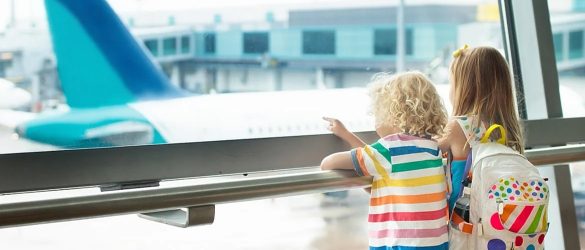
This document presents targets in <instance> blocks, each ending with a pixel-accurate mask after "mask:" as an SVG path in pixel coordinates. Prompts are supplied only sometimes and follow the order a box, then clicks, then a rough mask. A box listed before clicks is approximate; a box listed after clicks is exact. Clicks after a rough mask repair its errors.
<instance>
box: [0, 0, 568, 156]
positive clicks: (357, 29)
mask: <svg viewBox="0 0 585 250" xmlns="http://www.w3.org/2000/svg"><path fill="white" fill-rule="evenodd" d="M66 1H70V0H66ZM134 1H137V0H134ZM226 1H236V0H226ZM293 1H294V0H293ZM299 1H300V0H299ZM343 1H344V0H332V4H331V5H329V4H327V5H323V4H315V5H312V6H310V7H307V8H305V7H303V8H300V7H301V6H302V5H303V4H301V3H300V2H298V3H296V4H295V3H292V2H291V3H290V4H282V3H280V2H279V3H276V2H275V4H276V5H278V7H274V6H262V7H259V6H255V5H254V4H252V3H247V2H246V3H244V2H238V3H239V4H240V5H242V6H243V7H241V8H240V7H238V8H236V9H238V11H241V12H246V13H247V15H245V16H240V15H235V14H234V13H232V12H230V11H231V9H230V8H227V9H226V8H224V7H222V6H220V5H219V4H218V5H214V3H213V1H206V4H210V5H213V6H214V7H213V8H212V7H210V8H209V9H205V10H200V9H198V8H199V7H200V6H195V5H194V4H193V3H191V2H189V1H186V2H181V3H171V2H165V4H166V5H167V6H165V8H166V7H168V8H171V9H172V8H173V7H174V8H176V10H172V11H168V12H167V11H164V13H159V15H156V14H154V13H155V12H149V11H146V9H148V8H150V7H147V6H150V5H149V4H146V3H137V4H136V6H141V7H144V8H146V9H138V10H137V9H124V8H125V7H124V6H123V5H115V4H113V3H112V5H113V6H112V7H113V9H114V10H115V11H116V12H118V11H119V12H118V14H120V16H124V19H125V20H129V19H132V20H133V25H132V26H130V27H124V28H129V30H130V34H133V35H135V36H136V38H137V39H138V40H141V41H143V43H144V47H146V49H147V50H148V51H150V53H151V54H152V55H153V57H144V55H136V54H132V53H131V51H125V53H124V54H123V56H124V57H135V58H151V59H152V62H150V61H148V62H143V60H134V62H135V63H141V64H140V65H132V67H130V66H129V65H128V67H126V66H127V63H129V62H132V61H133V60H128V61H124V62H122V63H119V62H118V63H116V60H117V59H119V57H120V51H118V50H116V51H113V52H112V51H84V50H87V49H86V48H89V47H92V46H89V45H88V44H80V45H79V47H78V48H77V47H75V48H71V49H72V50H75V51H76V53H61V54H60V53H59V51H57V52H55V51H53V50H52V49H51V46H47V47H46V48H43V49H44V50H46V52H44V53H45V54H46V56H43V57H42V58H56V60H55V61H56V62H57V63H58V64H59V65H53V66H51V67H49V68H50V69H48V70H49V71H52V72H55V71H56V68H59V70H60V71H63V70H68V69H67V67H66V66H67V65H65V66H64V64H66V62H69V63H70V64H69V65H78V64H80V63H82V61H83V60H86V61H91V62H92V67H94V66H93V65H94V64H95V68H96V70H95V72H98V70H97V69H100V71H99V72H100V77H99V78H98V77H88V76H89V75H90V74H88V73H87V72H83V71H82V70H75V69H73V70H69V72H67V73H71V74H56V73H55V74H53V75H55V76H54V78H55V79H53V80H51V81H49V80H43V82H42V83H39V84H40V85H39V88H38V89H43V91H39V93H32V94H33V95H32V96H39V103H42V105H41V104H35V105H33V104H32V103H29V104H27V106H26V107H19V108H18V109H16V110H17V111H21V110H25V111H33V113H34V115H35V116H34V118H33V119H32V120H31V121H30V122H29V121H23V122H22V123H18V124H19V126H20V127H18V128H16V127H11V128H9V129H8V130H7V131H8V132H6V133H5V134H6V136H7V137H9V138H13V133H14V132H19V133H20V134H19V140H16V141H14V140H8V139H6V138H4V137H0V141H2V142H4V141H6V142H11V143H12V142H14V143H16V144H18V143H22V144H23V145H27V147H28V146H30V147H29V148H24V149H22V150H21V151H35V150H37V149H38V147H36V145H37V144H35V143H38V144H41V145H43V146H45V145H47V147H48V148H50V149H68V148H72V149H76V148H86V147H110V146H126V145H136V144H162V143H180V142H196V141H213V140H228V139H229V140H232V139H242V138H265V137H281V136H297V135H311V134H322V133H327V130H326V129H325V128H324V127H323V126H321V125H322V121H321V118H320V117H321V116H323V115H324V113H331V115H336V116H344V115H345V116H346V117H347V118H343V117H341V118H343V119H345V120H351V122H348V126H350V128H351V129H355V130H360V131H363V130H368V129H372V127H371V126H370V125H371V122H372V121H371V119H372V118H371V116H368V115H367V103H368V101H367V95H361V94H363V92H364V91H365V90H364V88H365V87H366V86H367V84H368V82H369V81H370V79H371V78H372V76H373V75H374V74H376V73H378V72H382V71H384V72H396V70H397V68H399V66H400V65H397V64H398V63H399V61H403V62H404V66H405V68H408V69H412V70H421V71H423V72H426V73H428V75H429V77H430V78H431V79H432V80H433V82H435V83H436V84H437V86H438V89H440V91H442V92H441V93H443V95H444V96H447V95H448V94H445V93H448V91H447V90H448V82H449V79H448V74H445V73H444V72H447V70H448V67H449V63H450V60H451V59H452V57H451V56H449V55H450V52H451V51H452V50H453V49H455V48H457V47H459V46H461V44H460V43H461V42H463V41H465V42H468V43H470V44H472V45H474V44H480V42H482V41H489V42H490V44H492V45H493V44H495V46H499V44H501V40H502V39H501V29H500V21H499V19H497V17H498V11H497V8H496V9H495V10H494V9H489V8H488V9H486V8H480V5H479V4H477V5H473V4H460V3H455V2H447V3H445V2H444V1H440V0H431V1H425V3H424V4H423V3H420V4H418V3H417V4H415V3H413V4H409V3H408V1H405V2H406V5H405V6H403V8H405V12H404V13H405V14H406V15H405V20H404V23H403V24H404V30H405V41H406V43H405V54H406V55H407V57H406V58H404V59H405V60H397V55H396V48H395V46H396V30H397V27H398V26H397V20H396V19H395V18H393V17H388V13H394V12H395V11H396V10H397V8H398V7H399V6H398V4H399V2H392V1H389V2H384V3H383V4H380V5H379V6H378V5H376V6H371V5H370V4H362V3H361V2H360V3H355V5H352V6H348V5H346V4H342V2H343ZM413 1H414V0H413ZM48 2H49V4H53V2H54V1H48ZM99 2H100V3H102V2H103V1H99ZM114 2H115V1H114ZM163 2H164V1H163ZM489 2H490V3H491V4H497V1H496V0H490V1H489ZM104 3H109V1H105V2H104ZM234 3H235V2H234ZM427 3H428V4H427ZM482 3H483V1H482ZM153 5H162V2H161V3H156V4H154V3H153ZM185 6H189V7H185ZM0 8H1V7H0ZM118 8H120V9H118ZM39 9H40V10H42V12H44V11H45V10H44V9H43V8H39ZM228 9H229V11H228ZM240 9H241V10H240ZM151 10H152V11H154V10H156V9H151ZM181 11H183V12H181ZM486 11H487V12H489V13H487V15H486V14H485V13H482V12H486ZM490 11H491V12H490ZM175 12H176V13H175ZM179 12H180V13H179ZM267 13H270V15H269V16H270V18H269V19H270V22H267V20H266V16H267ZM409 13H411V14H409ZM417 13H445V14H444V15H437V16H435V15H423V14H417ZM447 13H448V14H447ZM248 14H249V15H248ZM40 16H42V18H44V16H43V15H42V14H41V15H40ZM73 16H75V15H73ZM169 16H173V17H175V21H176V23H175V25H169V23H168V17H169ZM480 16H482V17H485V16H492V17H493V16H495V17H496V18H493V19H490V20H485V18H479V17H480ZM101 17H108V16H107V15H106V16H101ZM214 17H216V18H214ZM91 18H98V17H91ZM108 18H117V16H116V13H113V14H112V16H111V17H108ZM61 21H65V20H61ZM82 23H83V22H82ZM99 23H101V24H103V25H106V23H107V24H110V22H101V21H100V22H99ZM44 24H45V25H46V24H47V23H46V21H45V23H44ZM0 27H4V26H2V25H0ZM59 27H60V26H59ZM53 28H55V27H53ZM86 28H87V27H86ZM101 28H102V30H103V29H106V28H109V27H101ZM45 29H46V30H51V28H50V27H49V26H45ZM110 30H114V29H110ZM69 33H71V34H69V36H68V37H62V38H60V39H53V40H55V41H66V40H63V39H70V38H75V35H76V34H77V33H74V32H69ZM51 34H52V33H48V32H47V33H42V34H41V35H40V36H44V40H45V41H46V43H47V44H50V41H51V40H52V39H51V36H50V35H51ZM55 34H57V35H59V34H64V33H61V32H55ZM90 37H91V38H93V37H94V36H90ZM110 37H116V38H121V37H123V36H117V35H115V34H110ZM80 41H81V39H80ZM91 42H94V43H98V42H102V41H97V40H96V41H91ZM120 42H127V43H128V44H127V45H129V46H131V45H135V44H133V42H134V41H133V40H132V41H120ZM120 42H118V43H120ZM565 43H567V41H565ZM0 44H2V45H4V44H5V43H4V40H3V37H0ZM68 45H69V44H68ZM82 45H84V46H82ZM85 45H88V46H85ZM415 45H416V46H415ZM110 47H112V46H103V48H110ZM100 48H102V47H100ZM418 48H420V51H419V50H418ZM499 48H500V49H501V47H499ZM3 49H4V47H3ZM7 49H10V48H7ZM16 49H20V47H16ZM31 49H37V48H31ZM24 50H26V49H24ZM25 52H26V51H25ZM62 52H63V51H62ZM64 52H67V51H64ZM90 52H91V53H90ZM108 53H111V54H108ZM127 53H128V54H127ZM185 53H193V56H185V55H187V54H185ZM99 54H101V55H100V57H96V58H92V57H94V56H97V55H99ZM22 55H23V57H27V58H22V60H21V59H18V60H15V61H14V62H15V63H14V65H16V66H18V67H10V68H8V69H6V68H5V70H4V71H5V76H6V78H10V79H20V78H18V77H20V76H23V75H25V78H26V79H35V78H36V77H38V75H36V74H35V73H30V72H40V69H39V68H38V67H39V66H38V65H42V63H40V62H36V63H34V61H35V60H37V59H35V58H28V56H29V54H27V53H23V54H22ZM174 55H181V56H174ZM380 55H382V56H380ZM385 55H391V56H385ZM77 56H79V57H77ZM82 56H83V57H82ZM64 57H65V58H64ZM100 58H101V59H103V58H106V59H107V60H100ZM82 59H83V60H82ZM68 60H69V61H68ZM20 62H22V63H20ZM29 62H30V63H29ZM98 63H101V64H103V65H97V64H98ZM150 63H154V64H158V65H150ZM431 63H432V67H431V66H429V65H430V64H431ZM21 64H22V65H24V67H26V70H23V71H22V72H16V73H13V72H14V69H18V68H19V67H20V65H21ZM145 65H146V66H145ZM142 66H144V67H142ZM158 66H160V67H158ZM138 68H141V69H142V70H136V69H138ZM158 68H160V69H162V71H159V70H153V69H158ZM101 69H113V70H101ZM106 71H107V72H106ZM161 72H162V73H161ZM106 73H107V74H106ZM138 73H139V74H138ZM134 74H137V75H134ZM159 74H160V75H159ZM146 75H148V77H146ZM73 76H74V77H73ZM131 76H133V77H131ZM68 77H69V78H68ZM43 79H44V78H43ZM47 79H48V78H47ZM144 79H147V80H148V81H145V80H144ZM98 80H99V81H98ZM135 81H138V82H139V83H137V82H135ZM33 82H34V81H33ZM80 82H83V83H84V86H88V87H87V88H84V89H83V90H79V91H73V92H67V93H63V92H62V91H61V89H60V88H59V87H52V86H58V85H59V84H60V86H63V88H64V89H68V87H69V86H70V85H75V84H79V83H80ZM53 83H59V84H53ZM91 86H94V87H91ZM340 88H345V90H344V91H340V90H337V89H340ZM30 89H32V90H35V89H37V88H30ZM44 89H46V91H45V90H44ZM293 90H294V91H293ZM51 91H52V92H56V93H58V95H57V96H59V97H60V98H54V97H48V96H45V95H44V94H43V93H44V92H47V93H48V92H51ZM271 91H274V92H275V93H272V94H271V95H263V93H260V92H271ZM299 91H300V92H299ZM305 91H306V92H307V93H305ZM251 92H258V93H254V94H252V93H251ZM72 93H75V94H72ZM184 93H198V95H192V96H190V95H187V96H184ZM228 93H229V95H228ZM224 94H225V95H224ZM297 94H298V95H301V94H302V95H303V96H305V95H310V94H315V95H318V96H320V97H319V98H306V99H305V98H292V96H295V95H297ZM354 95H357V96H358V97H359V98H364V99H363V101H361V102H360V104H363V106H359V107H358V106H354V107H352V110H354V109H355V110H354V111H355V112H354V111H352V112H347V111H346V110H347V108H342V107H345V106H343V105H345V104H347V103H345V102H343V101H342V100H344V99H348V98H354ZM250 96H251V97H250ZM348 96H351V97H348ZM178 97H185V98H178ZM175 98H176V99H180V100H181V101H174V100H170V99H175ZM223 98H226V100H227V101H225V103H232V102H235V103H238V104H237V106H238V108H242V109H241V110H245V111H246V112H236V110H235V109H233V107H234V106H233V104H225V105H224V104H223V103H224V101H223ZM240 98H241V99H240ZM244 98H249V99H252V100H254V101H257V102H260V101H261V100H262V104H264V103H270V105H274V106H275V107H276V106H278V109H277V108H275V109H274V110H271V112H260V110H262V109H258V108H257V107H255V106H254V105H260V104H258V103H255V102H254V101H247V100H242V99H244ZM271 98H275V99H271ZM287 98H290V99H287ZM323 98H325V99H326V98H329V99H331V103H336V102H340V103H339V105H332V106H327V105H323V104H322V103H323V102H317V100H319V99H323ZM356 98H357V97H356ZM298 99H300V100H303V102H301V103H298V104H291V103H296V101H297V100H298ZM218 100H222V101H218ZM445 100H446V101H445V102H446V103H447V105H448V104H449V102H448V98H446V99H445ZM205 101H209V102H210V103H212V104H202V103H200V102H205ZM313 101H315V102H313ZM55 102H57V103H55ZM244 104H245V105H249V107H247V108H244V107H243V106H244ZM39 107H42V108H39ZM348 108H349V107H348ZM53 109H58V110H59V111H61V110H71V111H72V112H64V114H63V115H62V116H59V117H53V118H51V119H49V118H45V116H44V115H39V116H37V113H44V112H47V113H53V112H51V111H53ZM448 109H449V108H448ZM169 110H173V111H174V112H169ZM275 110H286V111H283V112H276V111H275ZM82 111H83V112H82ZM86 112H87V113H86ZM283 113H286V114H289V115H290V118H288V117H287V118H283V117H281V115H282V114H283ZM217 114H226V115H224V116H219V115H217ZM15 116H16V115H15ZM226 117H229V119H230V122H226V121H225V120H224V119H227V118H226ZM250 117H252V118H250ZM0 120H2V119H0ZM289 123H290V124H289ZM0 125H1V124H0ZM55 126H58V127H59V129H58V131H61V132H63V133H54V131H56V130H54V129H53V128H54V127H55ZM28 132H30V133H28ZM0 135H1V133H0ZM4 139H6V140H4ZM30 141H33V142H31V143H29V142H30ZM0 145H1V143H0ZM11 145H12V144H11ZM33 145H34V146H33ZM42 148H43V149H44V148H45V147H42ZM5 149H6V150H16V147H12V146H10V147H5ZM0 152H4V151H2V148H0Z"/></svg>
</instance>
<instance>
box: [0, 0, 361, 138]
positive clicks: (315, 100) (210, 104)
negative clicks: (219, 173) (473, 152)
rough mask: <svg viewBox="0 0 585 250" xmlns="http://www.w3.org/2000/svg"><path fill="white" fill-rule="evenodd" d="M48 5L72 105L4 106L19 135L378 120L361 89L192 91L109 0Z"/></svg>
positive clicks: (238, 130) (240, 133)
mask: <svg viewBox="0 0 585 250" xmlns="http://www.w3.org/2000/svg"><path fill="white" fill-rule="evenodd" d="M45 6H46V12H47V17H48V21H49V28H50V31H51V36H52V41H53V46H54V52H55V54H56V57H57V62H58V70H59V76H60V80H61V85H62V88H63V92H64V94H65V97H66V100H67V105H68V107H69V108H67V109H64V110H61V111H56V112H50V113H48V114H44V113H43V114H40V115H38V116H36V117H22V116H20V117H17V116H18V115H19V114H17V115H14V112H12V113H6V112H5V113H4V114H3V115H4V117H10V118H14V119H12V124H9V125H8V126H9V127H12V128H14V130H15V131H16V132H17V134H18V135H19V136H20V138H26V139H29V140H33V141H37V142H42V143H46V144H52V145H55V146H58V147H64V148H86V147H103V146H121V145H136V144H160V143H175V142H193V141H210V140H230V139H243V138H259V137H274V136H286V135H305V134H315V133H326V132H327V131H326V129H325V124H324V123H323V121H322V120H321V117H322V116H327V115H328V116H334V117H339V118H340V119H343V120H344V121H346V123H347V125H348V127H349V128H352V129H354V130H371V128H373V126H372V122H371V120H372V119H371V117H369V116H368V115H367V108H366V106H367V103H368V97H367V95H366V92H365V90H363V89H362V90H360V89H357V90H356V89H339V90H325V91H323V90H309V91H284V92H267V93H234V94H216V95H198V96H197V95H189V94H187V93H185V92H183V91H181V90H180V89H178V88H176V87H175V86H174V85H172V84H171V83H170V82H169V81H168V79H167V78H166V77H165V76H164V74H163V73H162V71H161V70H160V69H159V68H158V67H157V66H156V65H155V64H154V63H153V62H152V61H151V60H150V58H149V56H148V55H147V54H146V53H145V52H144V50H143V49H142V47H141V46H140V45H139V44H138V43H137V42H136V41H135V39H134V38H133V37H132V35H131V34H130V32H129V31H128V30H127V29H126V27H125V26H124V24H123V23H122V22H121V21H120V19H119V18H118V16H117V15H116V14H115V12H114V11H113V10H112V8H111V7H110V6H109V4H108V3H107V2H106V1H105V0H88V1H77V0H45ZM347 114H350V115H347ZM16 121H18V123H19V124H14V123H17V122H16ZM5 126H6V125H5Z"/></svg>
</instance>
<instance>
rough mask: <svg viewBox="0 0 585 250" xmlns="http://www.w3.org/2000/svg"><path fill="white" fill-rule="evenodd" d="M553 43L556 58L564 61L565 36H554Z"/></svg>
mask: <svg viewBox="0 0 585 250" xmlns="http://www.w3.org/2000/svg"><path fill="white" fill-rule="evenodd" d="M553 43H554V47H555V58H556V59H557V61H562V60H563V58H564V54H563V34H562V33H556V34H553Z"/></svg>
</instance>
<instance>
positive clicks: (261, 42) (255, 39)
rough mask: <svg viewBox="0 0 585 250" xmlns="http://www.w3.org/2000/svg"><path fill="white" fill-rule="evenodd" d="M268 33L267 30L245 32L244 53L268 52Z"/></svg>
mask: <svg viewBox="0 0 585 250" xmlns="http://www.w3.org/2000/svg"><path fill="white" fill-rule="evenodd" d="M268 43H269V39H268V33H267V32H247V33H244V53H245V54H263V53H266V52H268Z"/></svg>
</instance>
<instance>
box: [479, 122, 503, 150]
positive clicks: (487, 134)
mask: <svg viewBox="0 0 585 250" xmlns="http://www.w3.org/2000/svg"><path fill="white" fill-rule="evenodd" d="M496 129H499V130H500V138H499V139H498V143H499V144H502V145H504V146H506V142H507V138H508V137H507V136H506V130H505V129H504V127H502V125H500V124H494V125H491V126H490V127H489V128H488V129H487V130H486V131H485V134H483V137H481V140H480V142H481V143H486V142H488V140H489V138H490V135H491V134H492V132H494V130H496Z"/></svg>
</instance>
